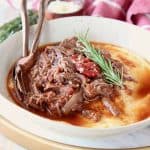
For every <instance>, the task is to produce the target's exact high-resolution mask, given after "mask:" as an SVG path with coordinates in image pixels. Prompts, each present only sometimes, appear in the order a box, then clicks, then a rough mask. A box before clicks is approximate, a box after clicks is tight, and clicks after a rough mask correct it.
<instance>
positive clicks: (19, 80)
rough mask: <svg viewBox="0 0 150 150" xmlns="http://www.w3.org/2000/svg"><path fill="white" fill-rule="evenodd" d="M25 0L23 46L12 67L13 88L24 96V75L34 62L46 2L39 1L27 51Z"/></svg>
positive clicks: (27, 32)
mask: <svg viewBox="0 0 150 150" xmlns="http://www.w3.org/2000/svg"><path fill="white" fill-rule="evenodd" d="M26 2H27V1H26V0H21V20H22V28H23V30H22V32H23V46H22V57H21V58H20V59H19V60H18V61H17V62H16V64H15V67H14V74H13V76H14V81H15V86H16V88H17V90H18V91H19V92H21V93H22V94H26V93H27V92H28V88H29V87H28V83H27V81H26V73H27V71H28V69H29V68H31V67H32V65H33V63H34V62H35V53H36V50H37V47H38V44H39V39H40V34H41V30H42V26H43V22H44V12H45V7H46V4H47V2H48V0H41V1H40V8H39V19H38V23H37V28H36V32H35V36H34V39H33V43H32V46H31V50H30V51H29V23H28V17H27V4H26Z"/></svg>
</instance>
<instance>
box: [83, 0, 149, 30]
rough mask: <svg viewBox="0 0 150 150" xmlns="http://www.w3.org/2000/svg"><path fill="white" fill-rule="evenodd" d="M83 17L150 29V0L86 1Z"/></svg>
mask: <svg viewBox="0 0 150 150" xmlns="http://www.w3.org/2000/svg"><path fill="white" fill-rule="evenodd" d="M85 3H86V4H85V7H84V10H83V15H91V16H100V17H108V18H113V19H119V20H123V21H127V22H129V23H133V24H135V25H139V26H141V27H143V28H146V29H150V0H86V1H85Z"/></svg>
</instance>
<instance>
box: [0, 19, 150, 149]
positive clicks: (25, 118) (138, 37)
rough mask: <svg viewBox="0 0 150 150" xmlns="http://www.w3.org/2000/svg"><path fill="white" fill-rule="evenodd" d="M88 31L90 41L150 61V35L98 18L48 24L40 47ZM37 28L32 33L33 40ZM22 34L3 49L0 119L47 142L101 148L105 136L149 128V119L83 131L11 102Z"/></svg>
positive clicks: (8, 42) (1, 56)
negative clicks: (9, 88)
mask: <svg viewBox="0 0 150 150" xmlns="http://www.w3.org/2000/svg"><path fill="white" fill-rule="evenodd" d="M88 28H89V30H90V31H89V39H91V40H94V41H101V42H107V43H112V44H115V45H118V46H122V47H125V48H127V49H128V50H131V51H132V52H134V53H136V54H138V55H140V56H142V57H144V58H146V59H147V60H150V50H149V45H150V44H149V43H150V32H148V31H145V30H143V29H140V28H139V27H136V26H134V25H130V24H127V23H123V22H120V21H115V20H112V19H105V18H98V17H68V18H61V19H56V20H52V21H50V22H48V23H47V24H45V27H44V30H43V33H42V36H41V45H42V44H45V43H48V42H58V41H61V40H63V39H65V38H68V37H72V36H74V35H75V34H76V33H77V32H85V31H87V29H88ZM33 30H34V27H32V30H31V36H32V32H33ZM21 45H22V34H21V32H18V33H17V34H15V35H13V36H11V37H10V38H9V39H7V40H6V41H5V42H4V43H2V44H1V45H0V115H1V116H2V117H4V118H5V119H7V120H9V121H10V122H11V123H13V124H14V125H16V126H17V127H19V128H21V129H23V130H25V131H27V132H30V133H33V134H34V135H36V136H40V137H43V138H45V139H48V140H52V141H56V142H61V143H65V144H70V145H76V146H83V147H92V148H100V146H101V145H100V144H99V140H100V138H101V137H102V136H109V135H115V136H117V134H119V133H128V132H132V131H135V130H137V129H139V128H143V127H146V126H148V125H150V118H149V119H146V120H143V121H140V122H137V123H134V124H131V125H127V126H123V127H116V128H109V129H106V128H84V127H77V126H73V125H70V124H67V123H63V122H59V121H52V120H48V119H45V118H43V117H40V116H38V115H35V114H33V113H30V112H29V111H27V110H25V109H23V108H21V107H19V106H17V105H16V104H15V103H14V102H13V101H12V100H11V98H10V96H9V94H8V92H7V87H6V77H7V74H8V71H9V69H10V67H11V66H12V64H13V63H14V62H15V60H16V59H17V58H19V56H21Z"/></svg>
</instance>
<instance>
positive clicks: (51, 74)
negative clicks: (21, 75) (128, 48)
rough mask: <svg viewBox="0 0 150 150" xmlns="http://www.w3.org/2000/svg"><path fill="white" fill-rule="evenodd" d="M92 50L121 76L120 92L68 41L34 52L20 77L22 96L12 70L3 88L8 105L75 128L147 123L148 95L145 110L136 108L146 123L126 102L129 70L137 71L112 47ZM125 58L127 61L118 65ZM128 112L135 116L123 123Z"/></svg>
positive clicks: (132, 78) (133, 79)
mask: <svg viewBox="0 0 150 150" xmlns="http://www.w3.org/2000/svg"><path fill="white" fill-rule="evenodd" d="M92 44H93V46H94V47H96V48H97V49H99V48H100V49H101V54H102V56H103V57H104V58H105V59H106V60H108V59H109V60H110V62H111V65H112V67H113V68H114V69H116V70H117V71H118V72H120V73H121V72H122V70H123V76H122V80H123V86H122V87H119V86H117V85H114V84H111V83H108V82H107V81H106V79H105V77H104V74H103V71H102V69H101V67H100V66H98V64H96V63H95V62H94V61H92V60H91V59H89V58H88V57H87V56H86V55H84V53H82V51H78V50H77V49H78V43H77V38H76V37H73V38H71V39H65V40H64V41H62V42H60V43H52V44H47V45H44V46H42V47H39V49H38V53H37V55H36V62H35V63H34V65H33V66H32V67H31V68H30V70H29V71H28V72H27V74H26V77H25V79H26V83H27V84H28V92H27V94H26V95H24V94H22V93H20V92H18V91H17V90H16V87H15V85H14V82H13V76H12V74H13V72H12V69H11V71H10V73H9V75H8V80H7V81H8V82H7V85H8V91H9V93H10V95H11V97H12V99H13V100H15V102H16V103H17V104H19V105H20V106H22V107H23V108H25V109H27V110H29V111H31V112H34V113H36V114H39V115H42V116H45V117H47V118H50V119H54V120H59V121H60V120H62V121H66V122H69V123H71V124H74V125H79V126H88V123H89V124H91V123H97V122H99V123H100V122H101V121H102V122H104V121H103V120H104V118H107V119H108V118H109V119H112V118H113V119H117V121H118V120H119V122H122V123H120V124H122V125H124V124H130V123H133V122H136V121H138V120H142V119H145V118H147V117H149V116H150V111H149V110H148V107H147V105H148V104H149V103H150V91H148V92H147V99H149V100H145V102H146V103H147V105H145V106H142V107H140V108H139V109H140V110H141V109H142V108H144V109H145V110H146V111H145V112H146V114H145V116H146V117H143V118H139V116H140V114H138V111H136V109H134V108H133V107H132V106H130V108H128V107H127V103H128V105H129V99H130V98H128V97H133V96H134V95H136V94H135V93H136V90H134V89H133V85H138V84H139V83H138V79H137V78H136V77H135V76H134V71H133V72H132V71H131V70H130V69H132V70H134V68H135V69H136V63H135V62H134V61H132V59H131V60H130V57H129V59H128V57H127V55H128V54H127V53H126V52H123V55H121V54H120V50H118V49H119V48H118V47H116V46H113V45H109V44H104V43H103V44H102V43H96V42H92ZM125 56H126V59H125V58H124V59H123V57H125ZM119 57H120V58H119ZM117 58H118V59H117ZM125 60H126V61H125ZM131 64H132V65H131ZM148 73H149V74H150V71H149V72H148ZM146 84H148V83H146ZM130 85H131V86H130ZM142 86H143V85H142ZM149 87H150V84H149ZM137 91H138V92H139V90H138V89H137ZM122 95H124V96H122ZM125 95H126V96H125ZM139 95H140V93H139ZM143 96H145V95H143ZM148 96H149V97H148ZM123 97H126V98H127V99H128V100H127V101H126V100H125V99H123ZM137 101H138V100H137ZM137 101H136V103H137ZM126 102H127V103H126ZM131 103H133V100H131ZM134 106H135V105H134ZM128 109H131V111H135V116H132V119H126V118H127V117H129V116H130V114H129V110H128ZM137 110H138V109H137ZM130 117H131V116H130ZM133 118H134V119H133ZM120 120H121V121H120ZM127 120H128V121H127ZM129 120H130V121H129ZM108 127H109V126H108Z"/></svg>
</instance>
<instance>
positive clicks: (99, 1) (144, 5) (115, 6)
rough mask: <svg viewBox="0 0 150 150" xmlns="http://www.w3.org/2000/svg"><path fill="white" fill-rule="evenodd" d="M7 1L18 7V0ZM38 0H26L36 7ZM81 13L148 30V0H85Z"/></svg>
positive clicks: (149, 11) (149, 9) (149, 6)
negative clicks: (127, 23) (125, 22)
mask: <svg viewBox="0 0 150 150" xmlns="http://www.w3.org/2000/svg"><path fill="white" fill-rule="evenodd" d="M7 1H8V3H9V4H10V5H11V6H13V7H16V8H18V0H7ZM39 1H40V0H28V2H29V3H28V4H29V7H30V8H32V9H38V6H39ZM81 15H90V16H99V17H108V18H113V19H119V20H122V21H127V22H129V23H133V24H135V25H138V26H141V27H143V28H145V29H149V30H150V0H85V6H84V9H83V12H82V13H81Z"/></svg>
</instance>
